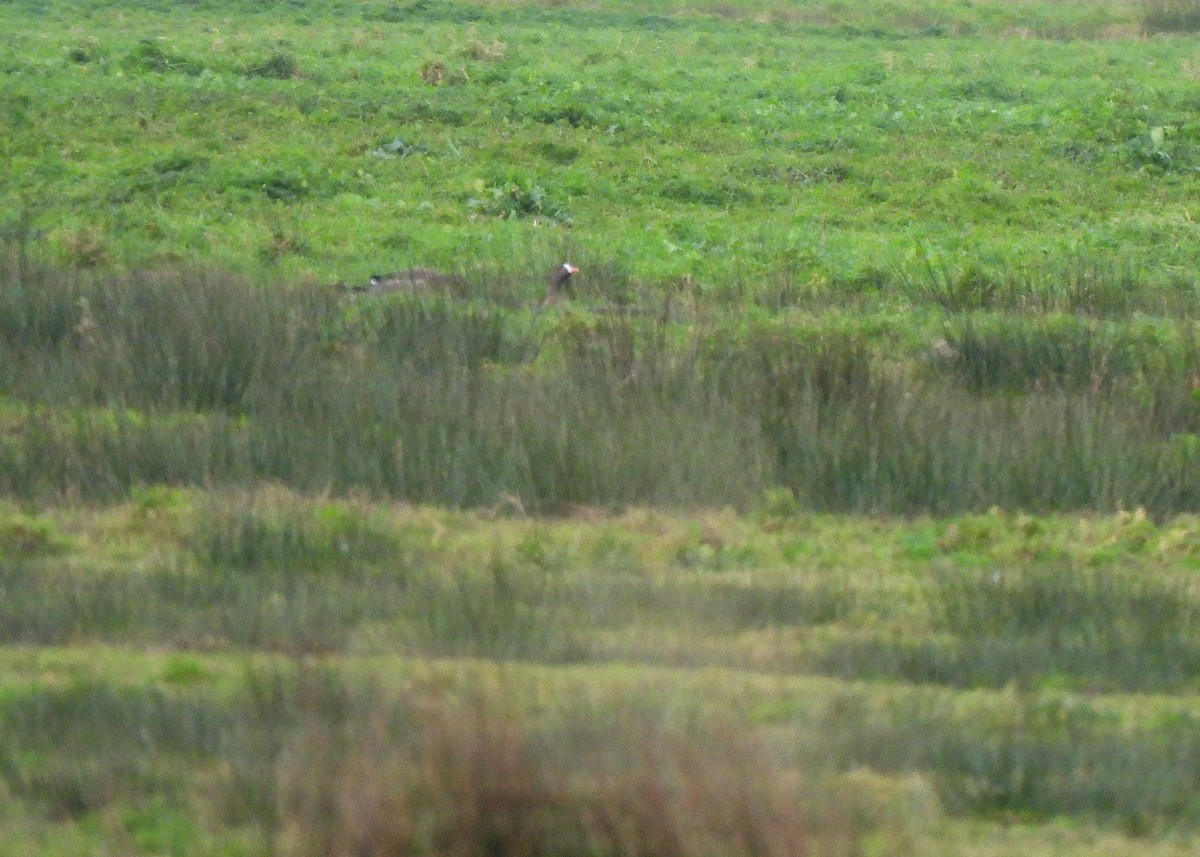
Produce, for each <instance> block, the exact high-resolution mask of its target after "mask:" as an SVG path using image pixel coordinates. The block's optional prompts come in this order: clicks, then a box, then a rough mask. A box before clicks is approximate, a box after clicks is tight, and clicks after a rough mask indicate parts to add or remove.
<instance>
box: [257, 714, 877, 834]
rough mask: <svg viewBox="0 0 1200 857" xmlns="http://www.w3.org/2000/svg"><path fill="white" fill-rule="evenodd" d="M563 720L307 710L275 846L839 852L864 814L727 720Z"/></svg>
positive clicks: (865, 825) (865, 824)
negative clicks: (338, 719)
mask: <svg viewBox="0 0 1200 857" xmlns="http://www.w3.org/2000/svg"><path fill="white" fill-rule="evenodd" d="M414 715H415V718H414ZM359 717H361V714H360V713H356V717H355V719H356V720H357V719H358V718H359ZM562 728H563V729H564V731H562V732H558V731H557V730H554V729H553V728H552V730H545V729H536V728H530V727H529V726H525V725H523V724H521V723H519V722H517V721H514V720H512V719H510V718H508V717H505V716H504V715H503V714H501V713H498V712H496V711H493V710H491V708H490V707H489V706H488V704H487V703H485V702H476V703H473V704H467V705H462V706H456V705H448V704H441V705H435V706H431V707H429V708H427V709H425V710H424V711H421V710H418V711H416V712H413V714H410V715H408V717H404V718H402V719H400V721H399V722H396V721H394V720H393V721H390V722H389V720H388V719H387V718H386V716H385V717H380V716H374V717H370V718H369V719H367V720H366V721H365V722H362V723H360V724H359V725H357V728H353V729H350V730H345V731H344V732H342V733H341V734H339V733H338V732H335V731H333V730H331V729H329V728H328V726H327V725H324V724H322V723H320V722H319V721H317V722H314V723H312V724H311V725H310V727H309V729H308V730H302V731H301V733H300V737H301V739H302V740H303V744H302V745H301V749H300V752H299V753H298V754H297V755H296V757H295V758H294V760H293V761H291V762H290V764H288V765H287V766H286V767H284V769H283V774H284V780H283V782H284V785H283V789H282V801H283V802H282V811H281V834H280V836H281V838H280V845H281V852H282V853H284V854H287V855H289V857H305V855H317V854H328V853H369V854H445V853H454V854H464V855H487V854H523V855H562V854H592V855H613V857H616V855H622V857H626V855H639V857H640V856H642V855H644V857H650V855H661V854H675V855H679V857H690V855H701V854H712V853H720V854H729V855H743V857H798V855H806V854H814V853H820V854H831V855H838V854H847V855H848V854H852V853H855V852H856V849H857V847H858V845H859V842H860V840H861V838H862V837H863V836H864V835H866V834H867V833H868V832H869V830H870V827H871V825H872V822H871V820H869V819H866V818H857V819H853V820H852V818H853V816H852V815H851V814H850V813H848V812H845V811H844V807H838V806H837V805H836V804H835V802H834V801H832V800H830V798H829V797H828V796H823V795H822V794H821V791H820V786H819V785H818V783H819V777H818V776H817V775H806V774H805V773H804V772H800V771H791V770H789V769H788V768H787V767H786V764H781V760H780V759H779V758H778V757H777V756H776V755H774V754H772V753H770V752H769V750H768V748H767V747H766V746H765V745H763V744H760V743H759V742H757V741H755V740H753V739H750V738H747V737H745V736H743V735H740V734H736V733H734V732H733V731H731V730H727V729H716V728H713V727H702V728H701V729H700V730H697V731H696V732H695V733H685V732H679V731H677V730H674V729H672V728H670V727H669V726H663V725H656V724H654V723H642V724H638V725H637V726H635V727H627V728H625V729H622V730H614V729H607V728H600V727H599V726H598V724H595V723H588V722H581V723H566V724H563V727H562ZM598 729H599V731H598V732H597V730H598ZM572 732H574V734H575V736H576V737H575V739H574V740H573V738H572ZM589 733H596V734H589ZM346 736H348V738H347V737H346ZM601 748H604V749H601ZM314 772H320V773H319V775H318V776H314V775H313V774H314Z"/></svg>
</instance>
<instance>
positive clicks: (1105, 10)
mask: <svg viewBox="0 0 1200 857" xmlns="http://www.w3.org/2000/svg"><path fill="white" fill-rule="evenodd" d="M660 6H661V7H660V8H647V7H645V5H644V4H637V5H636V7H635V6H633V5H630V4H620V3H611V4H596V5H591V6H574V5H565V6H564V5H558V4H556V5H553V6H549V7H544V6H542V5H539V4H536V3H527V4H519V5H513V4H503V5H499V4H479V3H465V2H464V3H454V2H419V3H404V2H399V3H356V4H354V5H353V7H352V8H346V9H337V8H334V7H330V6H329V5H328V4H304V3H298V4H286V5H277V6H262V5H261V4H241V5H239V4H236V3H200V4H188V5H186V6H178V5H175V4H160V5H158V6H155V5H153V4H151V5H149V6H147V5H146V4H138V6H137V7H136V8H129V7H126V6H123V5H121V4H119V3H116V4H114V3H106V2H76V3H69V4H53V5H41V4H30V3H10V4H6V5H5V7H4V9H3V11H2V13H0V14H2V15H3V18H2V19H0V21H2V23H3V28H2V31H3V32H4V33H5V35H4V36H3V37H0V50H2V51H3V54H2V57H3V60H2V62H0V73H2V74H3V78H4V86H3V87H2V88H0V92H2V94H0V117H3V118H2V119H0V121H3V122H4V124H5V127H6V129H7V133H5V134H4V135H3V141H2V142H0V147H2V148H0V155H2V156H3V160H4V162H5V164H6V166H5V172H4V173H3V175H2V176H0V202H2V205H0V209H2V210H3V211H4V212H5V213H4V223H3V224H2V226H3V229H4V230H5V232H6V233H7V234H9V235H19V236H33V237H35V238H36V239H37V240H38V241H39V242H43V241H44V242H45V243H46V244H47V246H49V247H52V248H54V251H55V252H56V253H57V254H58V256H59V257H60V258H61V259H62V260H63V261H66V262H68V263H71V264H78V265H84V266H105V267H107V266H117V267H130V266H134V267H145V266H162V265H175V264H177V263H179V262H181V261H185V262H188V263H191V262H196V261H200V262H215V263H218V264H220V265H222V266H224V267H228V268H235V269H238V270H242V271H252V272H257V271H261V270H262V269H263V268H268V269H275V270H279V271H282V272H284V273H286V274H288V275H296V274H306V275H314V276H318V277H321V278H327V279H347V280H350V281H358V280H361V279H362V278H364V277H365V276H366V275H367V274H369V273H371V272H373V271H375V270H378V269H382V268H388V267H396V266H400V265H405V264H412V263H428V264H437V265H441V266H444V267H449V268H458V269H463V270H466V271H470V272H472V273H473V274H474V275H475V276H476V277H483V276H484V275H485V274H486V273H487V272H488V271H494V270H497V269H499V270H504V271H509V272H522V273H523V274H524V275H525V277H526V278H527V280H526V283H527V284H528V285H530V286H531V287H536V286H537V282H536V281H537V280H538V279H540V272H541V270H542V269H543V268H544V267H546V266H548V264H549V263H550V262H551V261H558V260H560V259H561V258H562V257H563V256H564V255H570V256H571V257H572V258H573V259H574V260H575V261H576V262H577V263H581V264H582V265H583V267H584V268H585V271H587V272H589V273H594V274H603V273H605V272H607V273H609V274H618V275H620V277H622V278H623V279H624V280H626V281H627V282H630V283H632V285H633V286H634V287H635V288H636V289H638V290H640V289H645V288H651V287H652V286H654V285H655V284H661V283H666V282H670V281H671V280H673V279H674V278H677V277H684V276H686V277H690V278H692V279H693V280H694V281H695V282H697V283H698V284H699V285H700V286H701V287H703V288H704V289H705V290H706V291H709V292H714V293H718V294H723V295H725V296H727V297H729V296H735V297H736V296H737V295H739V294H745V293H747V292H748V293H752V294H763V295H770V294H775V295H776V298H777V299H782V300H784V301H788V302H796V301H801V300H804V299H805V298H806V297H807V296H808V295H809V294H810V293H812V292H817V293H821V292H830V291H831V292H833V293H835V294H843V293H845V292H847V291H854V290H861V289H863V288H874V287H876V286H879V285H886V284H888V283H889V282H890V281H891V280H893V279H894V278H895V277H894V274H895V269H897V268H899V269H901V270H909V271H916V270H920V268H921V254H922V253H927V254H931V255H932V256H933V257H934V258H935V259H937V264H938V265H939V266H941V267H944V268H945V269H947V270H951V271H954V272H959V273H961V272H963V271H964V270H965V271H967V272H968V273H971V272H976V273H978V272H982V273H983V274H984V275H985V276H988V277H991V278H993V279H995V278H1003V277H1004V276H1007V275H1009V274H1011V273H1012V272H1017V271H1024V272H1026V274H1027V276H1031V277H1033V278H1037V277H1039V276H1050V277H1051V278H1054V277H1053V275H1054V274H1055V273H1056V272H1057V271H1058V270H1059V268H1060V267H1061V265H1063V264H1064V263H1067V262H1069V261H1070V260H1072V259H1076V258H1082V259H1085V260H1087V261H1088V262H1089V263H1091V264H1096V265H1100V266H1117V267H1118V268H1119V267H1120V266H1122V265H1126V264H1133V265H1134V266H1135V268H1136V270H1137V273H1138V278H1139V279H1140V280H1144V281H1145V282H1146V283H1147V284H1150V285H1154V286H1156V287H1164V286H1166V287H1169V286H1171V285H1172V284H1173V283H1175V282H1177V281H1179V280H1183V281H1185V282H1186V283H1188V284H1189V285H1190V283H1191V276H1190V272H1191V271H1193V270H1194V269H1195V265H1196V262H1197V253H1196V250H1195V246H1196V242H1195V240H1194V232H1195V227H1194V224H1193V223H1192V217H1191V213H1190V206H1191V204H1192V198H1193V197H1194V195H1195V190H1196V182H1197V172H1196V170H1197V167H1200V137H1198V136H1197V134H1198V132H1197V128H1196V123H1195V121H1194V117H1193V116H1192V110H1191V102H1192V99H1193V97H1194V90H1195V86H1196V75H1197V71H1196V69H1197V68H1198V67H1200V61H1198V59H1197V54H1196V51H1195V47H1194V42H1193V41H1192V39H1191V38H1190V37H1188V36H1187V35H1186V34H1179V35H1170V34H1168V35H1164V36H1158V37H1155V38H1152V39H1147V38H1142V37H1138V36H1139V34H1140V33H1141V32H1142V31H1143V30H1145V29H1146V28H1147V27H1148V26H1149V25H1148V24H1147V23H1146V18H1147V15H1148V12H1147V7H1146V6H1143V5H1141V4H1134V3H1098V2H1097V3H1072V4H1059V3H1025V4H1000V3H973V4H936V3H923V4H915V3H912V4H891V5H888V6H880V5H879V4H853V5H852V6H851V5H847V4H838V3H817V4H806V5H805V7H804V8H803V9H796V8H795V7H794V5H793V4H787V5H775V6H772V5H771V4H766V5H760V4H748V3H746V4H743V3H728V4H722V5H721V6H720V7H716V6H705V5H702V4H688V3H683V2H672V3H663V4H660ZM531 272H537V276H536V277H533V280H534V283H533V284H529V283H528V278H529V277H530V276H531ZM1047 272H1050V273H1047ZM601 279H604V278H603V277H601Z"/></svg>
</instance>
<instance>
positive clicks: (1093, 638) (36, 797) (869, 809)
mask: <svg viewBox="0 0 1200 857" xmlns="http://www.w3.org/2000/svg"><path fill="white" fill-rule="evenodd" d="M508 512H509V515H511V513H512V510H508ZM0 552H2V553H3V557H4V563H3V568H4V571H3V579H2V580H0V588H2V589H3V591H4V593H5V598H4V600H3V602H2V603H0V610H2V611H3V616H2V621H0V628H2V629H3V646H2V647H0V663H2V664H3V669H0V723H2V724H3V729H0V735H2V736H3V737H2V738H0V763H2V764H0V790H3V792H4V793H5V795H6V798H7V800H6V801H5V806H6V809H5V811H4V813H3V814H0V829H2V830H3V831H4V832H5V836H6V841H17V842H21V843H23V844H24V846H25V848H26V851H25V853H44V854H75V853H79V854H82V853H110V851H111V852H112V853H117V852H118V851H119V852H120V853H126V854H135V853H136V854H161V853H169V854H184V855H188V854H260V853H289V854H324V853H346V852H349V851H352V850H353V849H354V848H355V847H359V848H364V849H367V851H366V853H379V854H388V853H424V852H425V851H427V850H428V851H429V852H430V853H440V852H438V850H437V849H438V848H439V847H448V846H446V845H445V843H446V842H450V843H456V845H455V847H461V848H463V849H467V853H482V849H483V848H484V847H485V845H484V844H482V843H486V842H487V841H489V840H488V837H493V838H494V839H498V841H501V842H504V843H505V845H504V846H503V847H505V848H508V847H513V848H516V847H518V845H517V844H514V843H513V842H511V841H509V840H507V839H505V837H508V836H515V837H518V841H519V842H525V845H523V846H520V847H524V848H530V849H533V850H531V851H530V852H528V853H562V849H563V848H568V847H569V848H570V849H571V850H573V851H578V852H579V853H612V854H627V853H638V854H642V853H646V854H649V853H658V851H657V849H658V848H661V847H665V846H664V845H663V842H664V841H669V842H671V843H672V847H676V848H677V849H679V852H680V853H693V850H692V849H694V848H696V847H699V846H698V845H697V843H696V842H694V841H692V840H691V839H690V838H689V837H691V836H693V835H694V834H697V831H696V830H694V829H692V826H691V825H690V824H681V823H680V820H679V818H677V817H675V816H674V815H673V813H675V812H680V813H684V814H686V813H687V812H694V811H696V809H697V807H700V808H705V807H706V808H707V810H708V812H709V813H711V814H714V815H713V816H712V819H711V820H712V824H713V826H712V827H711V828H706V829H704V830H702V831H700V835H703V836H708V837H712V838H713V840H714V841H716V842H717V843H718V846H719V848H720V849H721V850H720V853H742V854H797V853H809V850H806V849H816V850H817V852H818V853H839V854H840V853H846V854H852V853H932V851H933V850H936V851H937V853H962V854H972V853H1010V852H1009V851H1006V850H1005V846H1004V844H1003V843H1004V842H1005V841H1006V840H1007V839H1008V838H1009V837H1012V838H1013V839H1015V840H1016V841H1017V842H1020V843H1023V844H1021V845H1019V846H1018V845H1012V846H1010V848H1011V853H1020V852H1019V848H1026V849H1029V848H1032V849H1033V850H1032V851H1026V852H1025V853H1039V849H1040V851H1041V852H1042V853H1074V852H1076V851H1077V852H1078V853H1095V852H1094V851H1092V850H1090V849H1092V848H1095V847H1100V846H1099V845H1098V844H1097V843H1103V842H1107V843H1108V844H1107V845H1106V846H1104V847H1110V848H1113V849H1116V850H1120V849H1128V850H1127V851H1126V853H1147V854H1150V853H1163V854H1166V853H1186V852H1187V850H1188V849H1189V848H1190V847H1191V846H1192V845H1194V839H1193V838H1192V837H1193V835H1194V834H1193V832H1192V831H1194V829H1195V825H1196V823H1197V822H1198V821H1200V807H1197V805H1196V802H1195V795H1194V783H1195V779H1196V776H1197V775H1198V772H1197V770H1196V760H1197V759H1198V758H1200V753H1198V752H1197V748H1196V746H1195V744H1196V740H1197V739H1196V736H1197V734H1198V733H1197V723H1196V716H1197V715H1196V714H1195V705H1194V700H1195V697H1196V694H1197V692H1200V684H1198V679H1197V670H1196V669H1195V663H1196V661H1197V659H1200V649H1198V648H1197V643H1196V640H1197V639H1200V629H1198V628H1193V627H1192V624H1191V623H1192V621H1193V620H1194V619H1195V617H1196V615H1197V611H1196V592H1195V584H1194V577H1195V568H1196V566H1197V564H1200V538H1198V537H1197V524H1196V521H1195V520H1194V519H1193V518H1177V519H1173V520H1170V521H1164V522H1162V523H1155V522H1153V521H1151V520H1150V519H1148V518H1146V517H1145V516H1143V515H1141V514H1121V515H1116V516H1099V517H1092V516H1089V517H1078V516H1075V517H1031V516H1026V515H1009V514H1005V513H1001V512H998V511H996V512H991V513H987V514H983V515H972V516H965V517H956V518H951V519H946V518H942V519H928V518H925V519H914V520H911V521H907V522H898V521H888V520H883V519H852V518H845V517H825V516H812V515H805V514H797V513H796V512H795V511H794V510H789V509H787V508H785V507H784V504H781V503H780V502H779V500H778V499H777V498H768V499H767V500H766V501H765V502H764V503H763V504H762V505H761V506H760V507H759V508H758V510H757V511H756V512H755V513H754V514H752V515H749V516H738V515H736V514H734V513H732V512H729V511H726V512H710V513H706V514H700V515H690V516H681V515H674V514H667V513H663V512H657V511H652V510H631V511H629V512H627V513H625V514H623V515H620V516H606V515H600V514H594V515H592V516H591V517H590V518H588V519H585V518H583V517H580V516H576V517H575V518H573V519H570V520H558V521H554V520H546V519H540V520H539V519H527V518H523V517H519V516H518V517H511V516H505V515H501V516H500V517H491V516H484V515H479V514H473V513H470V514H469V513H454V512H448V511H444V510H438V509H433V508H428V507H408V506H384V505H378V504H371V503H365V502H362V501H337V500H329V499H325V500H320V499H312V498H305V497H302V496H300V495H296V494H293V493H289V492H286V491H282V490H280V489H266V490H260V491H254V492H249V493H246V492H234V493H228V492H213V491H209V492H191V491H189V492H183V491H178V490H172V489H153V490H151V489H146V490H143V491H140V492H138V494H137V495H136V496H135V498H134V499H133V500H132V501H131V502H127V503H122V504H118V505H111V506H100V507H88V508H84V507H75V508H65V507H64V508H59V509H50V510H47V511H45V512H43V513H42V514H41V515H37V516H33V515H30V514H29V513H25V512H21V511H18V510H17V508H16V507H13V506H9V507H7V508H5V509H4V510H3V511H2V513H0ZM414 766H416V768H415V769H414ZM568 771H570V772H572V773H570V774H568ZM414 789H415V790H416V791H413V790H414ZM441 801H445V802H447V803H445V804H441V803H440V802H441ZM643 801H654V802H655V803H654V805H653V807H652V808H653V819H652V818H651V817H650V816H646V817H643V816H640V815H639V814H638V810H637V809H636V807H637V806H638V804H639V803H641V802H643ZM450 806H453V807H456V808H457V809H456V810H454V811H450V810H449V809H448V807H450ZM718 807H724V809H723V810H721V812H730V811H731V812H733V815H731V816H728V817H724V816H720V814H719V812H718ZM730 807H732V808H733V809H732V810H730ZM426 813H428V814H426ZM447 813H449V814H447ZM473 814H477V816H478V817H476V815H473ZM681 817H682V816H681ZM472 819H474V820H472ZM785 821H786V824H784V822H785ZM1051 822H1053V823H1051ZM626 824H627V825H629V827H628V828H625V827H623V825H626ZM780 824H783V825H784V826H783V827H779V825H780ZM488 825H497V827H496V829H492V828H490V827H488ZM430 826H432V827H430ZM1002 828H1006V829H1008V830H1009V832H1008V833H1003V834H1002V833H1001V832H1000V831H1001V829H1002ZM514 831H516V832H514ZM768 831H774V833H772V834H769V833H768ZM1018 831H1024V832H1023V833H1020V834H1019V833H1018ZM1036 831H1040V833H1037V832H1036ZM1099 831H1108V832H1107V833H1100V832H1099ZM425 836H434V837H435V838H434V840H426V839H424V838H423V837H425ZM773 836H774V837H777V838H772V837H773ZM437 837H443V839H438V838H437ZM555 837H561V838H559V839H556V838H555ZM664 837H665V839H664ZM671 837H676V839H672V838H671ZM1130 837H1133V838H1130ZM438 842H442V845H441V846H439V845H438V844H437V843H438ZM530 843H533V844H530ZM554 843H558V844H557V845H555V844H554ZM497 847H500V846H497ZM105 849H108V850H105ZM371 849H376V850H371ZM389 849H390V850H389ZM822 849H823V850H822ZM931 849H932V850H931ZM1060 849H1061V850H1060ZM505 853H508V852H505ZM521 853H527V852H521ZM1114 853H1116V851H1114Z"/></svg>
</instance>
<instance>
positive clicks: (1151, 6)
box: [1141, 0, 1200, 36]
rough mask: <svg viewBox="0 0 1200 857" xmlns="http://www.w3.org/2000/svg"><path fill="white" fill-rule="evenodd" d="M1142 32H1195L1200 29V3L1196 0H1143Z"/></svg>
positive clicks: (1152, 33) (1151, 33) (1147, 33)
mask: <svg viewBox="0 0 1200 857" xmlns="http://www.w3.org/2000/svg"><path fill="white" fill-rule="evenodd" d="M1141 13H1142V32H1143V33H1145V34H1146V35H1148V36H1151V35H1155V34H1157V33H1195V32H1197V31H1200V3H1197V2H1196V0H1141Z"/></svg>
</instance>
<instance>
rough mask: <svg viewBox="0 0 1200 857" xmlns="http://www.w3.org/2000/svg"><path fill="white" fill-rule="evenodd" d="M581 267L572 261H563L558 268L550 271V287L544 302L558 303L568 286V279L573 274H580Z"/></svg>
mask: <svg viewBox="0 0 1200 857" xmlns="http://www.w3.org/2000/svg"><path fill="white" fill-rule="evenodd" d="M578 273H579V269H578V268H576V267H575V266H574V265H572V264H571V263H570V262H563V263H562V264H561V265H559V266H558V267H557V268H555V269H554V270H553V271H551V272H550V289H549V291H547V292H546V297H545V298H543V299H542V303H544V304H549V303H556V302H557V301H559V300H560V299H561V298H562V296H563V293H564V292H565V291H566V288H567V280H569V279H571V276H572V275H573V274H578Z"/></svg>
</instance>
